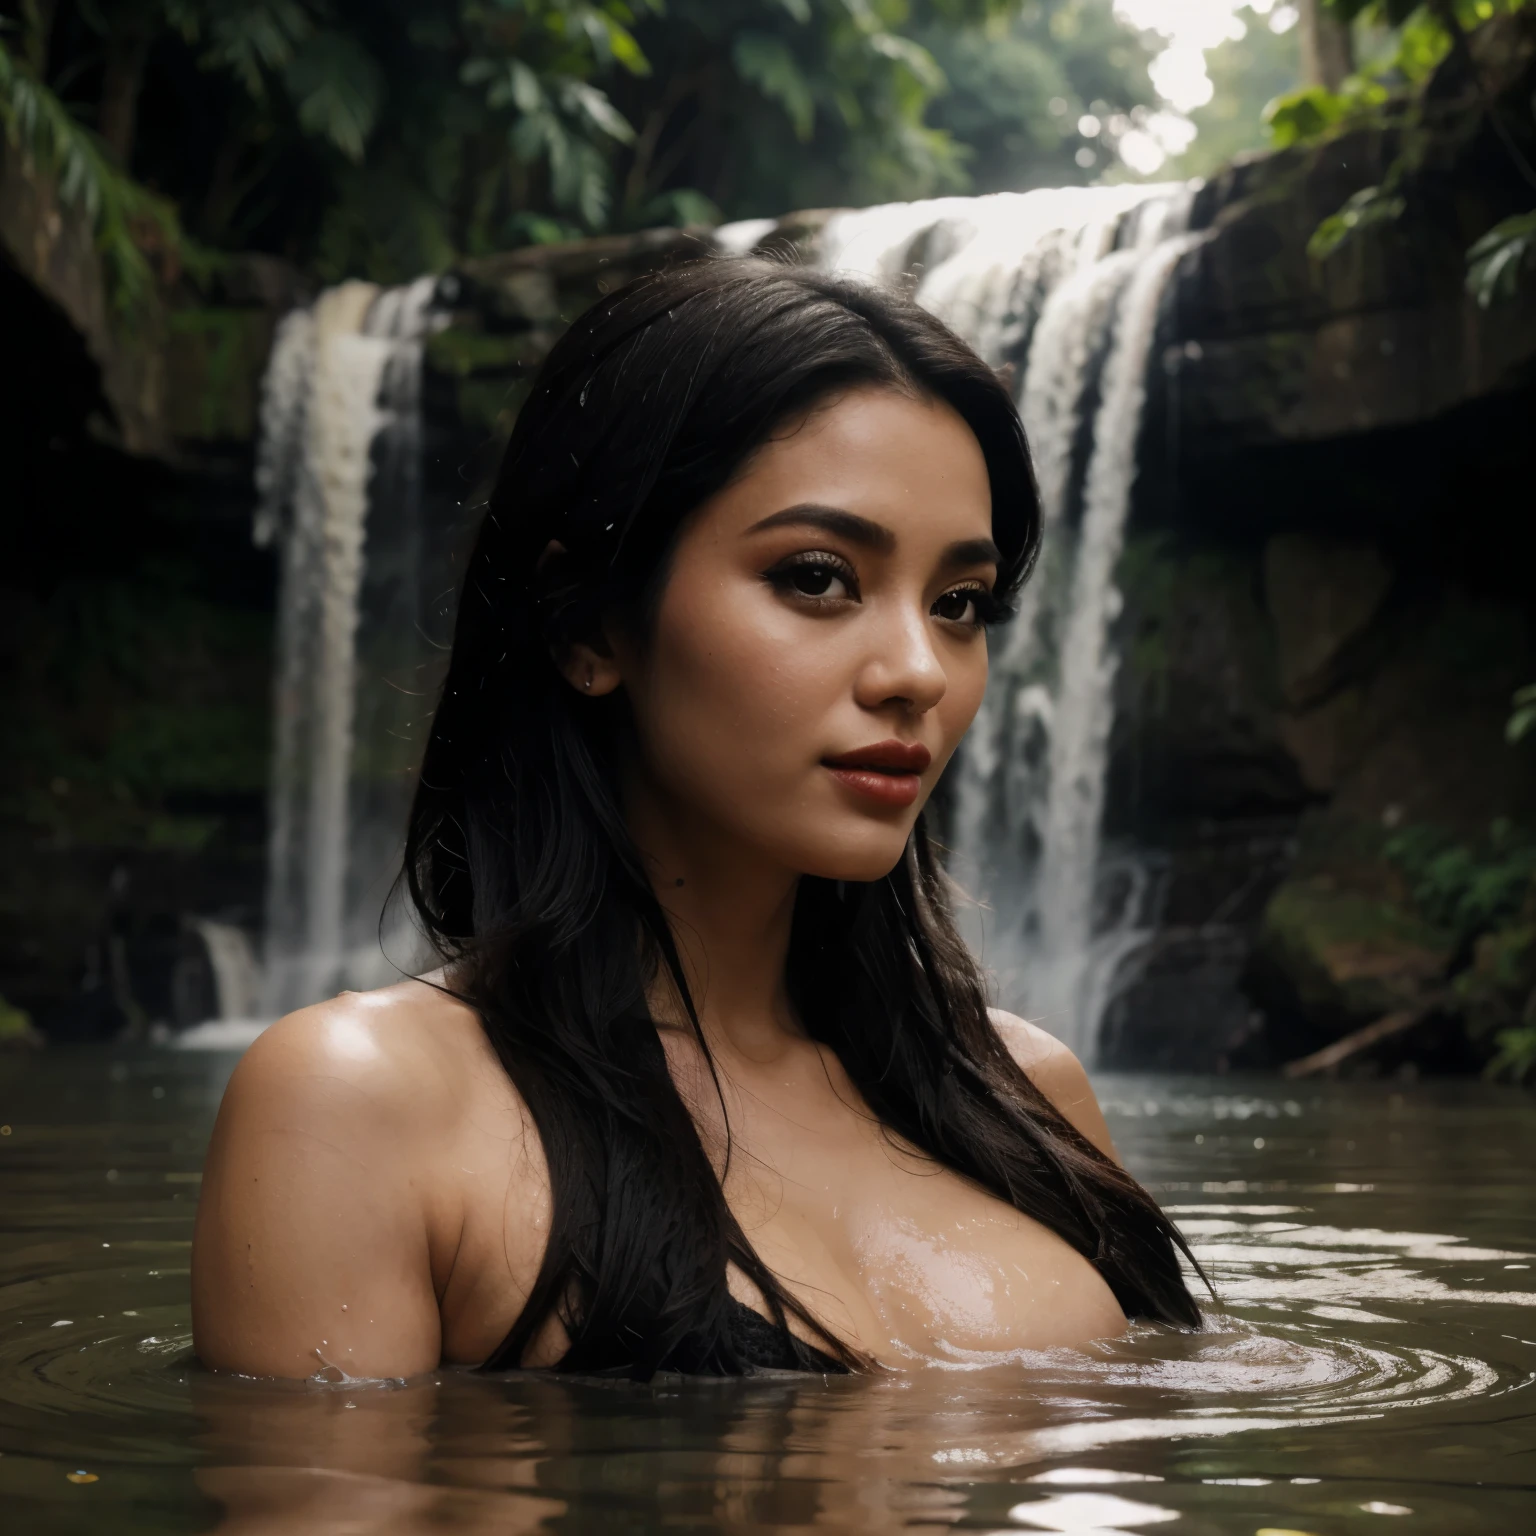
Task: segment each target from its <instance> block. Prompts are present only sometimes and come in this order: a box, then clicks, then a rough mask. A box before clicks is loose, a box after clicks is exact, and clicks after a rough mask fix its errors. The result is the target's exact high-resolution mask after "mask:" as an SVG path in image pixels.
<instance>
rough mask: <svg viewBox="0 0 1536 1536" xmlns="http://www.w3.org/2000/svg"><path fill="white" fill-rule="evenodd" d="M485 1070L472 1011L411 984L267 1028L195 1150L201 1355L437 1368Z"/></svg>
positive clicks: (234, 1360) (297, 1367) (348, 997)
mask: <svg viewBox="0 0 1536 1536" xmlns="http://www.w3.org/2000/svg"><path fill="white" fill-rule="evenodd" d="M495 1076H496V1074H495V1058H494V1056H492V1055H491V1053H490V1051H489V1049H488V1047H487V1046H486V1045H485V1042H484V1038H483V1035H482V1033H481V1031H480V1029H479V1027H478V1020H477V1018H476V1016H475V1014H474V1013H473V1011H472V1010H470V1009H468V1008H466V1007H464V1006H463V1005H462V1004H459V1003H457V1002H455V1001H454V1000H453V999H452V998H451V997H448V996H446V995H445V994H444V993H442V992H440V991H438V990H437V989H435V988H433V987H431V986H429V985H426V984H424V983H421V982H404V983H401V984H400V985H398V986H395V987H388V988H384V989H382V990H380V991H378V992H369V993H360V994H359V993H353V994H343V995H342V996H341V997H338V998H334V999H332V1000H331V1001H330V1002H327V1003H321V1004H319V1005H317V1006H315V1007H312V1008H305V1009H302V1010H300V1011H299V1012H297V1013H294V1014H290V1015H289V1016H288V1017H287V1018H285V1019H281V1020H279V1021H278V1023H276V1024H274V1025H273V1026H272V1027H271V1028H270V1029H268V1030H267V1031H266V1032H265V1033H264V1034H263V1035H262V1036H261V1037H260V1038H259V1039H258V1040H257V1041H256V1043H255V1044H254V1045H253V1046H252V1047H251V1049H250V1050H249V1051H248V1052H247V1053H246V1055H245V1057H244V1059H243V1060H242V1061H241V1063H240V1065H239V1066H238V1067H237V1068H236V1070H235V1073H234V1075H233V1076H232V1078H231V1079H230V1083H229V1087H228V1089H227V1090H226V1092H225V1095H224V1102H223V1104H222V1106H221V1107H220V1110H219V1118H218V1122H217V1124H216V1125H215V1127H214V1133H213V1137H212V1140H211V1142H210V1145H209V1149H208V1157H207V1161H206V1163H205V1165H204V1173H203V1187H202V1193H201V1197H200V1199H199V1202H198V1214H197V1226H196V1231H195V1234H194V1238H193V1253H192V1312H193V1333H194V1338H195V1342H196V1345H197V1349H198V1353H199V1355H200V1356H201V1358H202V1359H203V1361H204V1363H205V1364H208V1365H212V1366H214V1367H218V1368H223V1369H229V1370H238V1371H243V1372H246V1373H249V1374H254V1375H277V1376H305V1375H310V1374H312V1373H313V1372H314V1371H315V1370H317V1369H320V1368H322V1367H324V1366H335V1367H337V1368H338V1369H340V1370H343V1371H345V1372H346V1373H347V1374H348V1375H354V1376H355V1375H368V1376H403V1375H408V1374H410V1373H412V1372H414V1371H419V1370H428V1369H431V1368H432V1367H434V1366H436V1365H437V1363H438V1360H439V1358H440V1351H441V1325H440V1319H439V1313H438V1303H437V1298H438V1294H439V1292H440V1291H441V1289H442V1286H443V1285H444V1284H445V1283H446V1276H447V1275H448V1274H450V1273H451V1270H452V1264H453V1259H454V1256H455V1254H456V1252H457V1246H458V1239H459V1233H460V1231H461V1229H462V1223H463V1212H462V1185H461V1184H460V1183H459V1181H458V1179H457V1174H456V1172H455V1170H456V1168H457V1165H458V1163H459V1161H461V1159H460V1158H459V1157H458V1156H457V1148H458V1144H459V1141H460V1139H461V1136H462V1134H463V1127H464V1126H465V1125H466V1123H468V1120H469V1119H470V1117H471V1116H472V1114H473V1109H474V1106H475V1105H477V1104H478V1103H481V1102H483V1101H484V1099H485V1095H486V1093H488V1092H489V1091H490V1085H493V1084H494V1082H495ZM500 1077H501V1084H502V1086H503V1091H504V1092H505V1093H510V1092H511V1089H510V1084H507V1083H506V1079H505V1075H504V1074H501V1075H500Z"/></svg>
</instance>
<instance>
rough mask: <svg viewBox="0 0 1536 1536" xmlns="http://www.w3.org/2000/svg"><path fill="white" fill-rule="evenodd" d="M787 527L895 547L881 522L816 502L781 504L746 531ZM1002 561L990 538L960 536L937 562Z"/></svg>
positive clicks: (888, 550)
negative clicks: (791, 505) (778, 508)
mask: <svg viewBox="0 0 1536 1536" xmlns="http://www.w3.org/2000/svg"><path fill="white" fill-rule="evenodd" d="M790 527H797V528H820V529H821V530H822V532H824V533H835V534H836V535H837V536H838V537H839V538H843V539H847V540H848V542H849V543H850V544H859V545H862V546H863V547H864V548H865V549H872V550H874V551H875V553H876V554H880V555H889V554H892V553H894V552H895V549H896V535H895V534H894V533H892V532H891V530H890V529H889V528H887V527H885V526H884V524H882V523H877V522H873V521H872V520H871V519H869V518H867V517H860V516H859V514H858V513H857V512H848V511H845V510H844V509H843V508H842V507H824V506H821V505H819V504H817V503H816V502H803V503H801V504H800V505H799V506H795V507H785V508H784V510H783V511H782V512H775V513H773V514H772V515H771V516H768V517H765V518H763V519H762V520H761V521H759V522H756V523H753V524H752V526H751V527H750V528H748V529H747V532H748V533H762V532H764V531H766V530H767V529H770V528H790ZM1002 560H1003V556H1002V551H1001V550H999V549H998V547H997V545H996V544H994V543H993V542H992V540H991V539H961V540H959V541H958V542H957V543H954V544H951V545H950V546H949V547H948V548H947V549H946V550H945V551H944V553H943V555H942V556H941V557H940V561H939V563H940V565H941V566H942V567H943V568H944V569H945V570H953V569H954V568H956V567H958V566H966V565H1001V564H1002Z"/></svg>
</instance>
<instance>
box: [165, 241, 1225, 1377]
mask: <svg viewBox="0 0 1536 1536" xmlns="http://www.w3.org/2000/svg"><path fill="white" fill-rule="evenodd" d="M1038 536H1039V519H1038V503H1037V499H1036V495H1035V490H1034V483H1033V478H1032V474H1031V470H1030V464H1029V458H1028V451H1027V449H1026V446H1025V443H1024V438H1023V433H1022V430H1021V428H1020V425H1019V420H1018V416H1017V413H1016V411H1015V409H1014V406H1013V403H1012V400H1011V399H1010V397H1009V394H1008V392H1007V390H1006V389H1005V387H1004V386H1003V384H1002V383H1001V382H999V380H998V379H997V378H996V377H995V376H994V375H993V374H992V373H991V372H990V371H989V370H988V369H987V368H986V367H985V366H984V365H983V364H982V363H981V361H980V360H979V359H978V358H977V357H976V356H975V355H974V354H973V353H972V352H971V351H970V350H969V349H968V348H967V347H966V346H965V345H964V344H963V343H962V342H960V341H959V340H958V339H957V338H956V337H955V336H953V335H952V334H951V333H950V332H949V331H947V330H946V329H945V328H944V327H943V326H942V325H941V324H939V323H938V322H937V321H936V320H934V319H933V318H932V317H930V316H929V315H927V314H926V313H925V312H923V311H922V310H921V309H919V308H917V307H916V306H915V305H913V304H911V303H909V302H906V301H904V300H901V299H899V298H896V297H894V296H892V295H890V294H887V293H883V292H880V291H877V290H875V289H874V288H872V287H868V286H865V285H862V284H858V285H855V284H848V283H843V282H838V281H835V280H832V279H829V278H826V277H821V276H817V275H814V274H811V273H808V272H805V271H803V270H796V269H790V268H782V267H778V266H774V265H770V264H766V263H761V262H754V261H735V262H708V263H700V264H697V265H692V266H688V267H683V268H679V269H675V270H673V271H671V272H669V273H666V274H663V275H660V276H653V277H649V278H644V279H641V280H640V281H638V282H636V283H633V284H631V285H630V286H628V287H627V288H624V289H621V290H620V291H618V292H616V293H614V294H611V295H609V296H608V297H607V298H605V299H603V300H602V301H601V302H600V303H598V304H597V305H596V306H594V308H593V309H591V310H590V311H589V312H588V313H587V314H585V315H584V316H582V317H581V319H579V320H578V321H577V322H576V323H575V325H573V326H572V328H571V329H570V331H569V332H568V333H567V334H566V335H565V337H564V338H563V339H562V340H561V341H560V343H559V344H558V345H557V346H556V347H555V349H554V351H553V352H552V353H551V355H550V357H549V359H548V361H547V363H546V364H545V366H544V368H543V370H542V372H541V374H540V375H539V379H538V381H537V384H536V386H535V388H534V391H533V394H532V396H531V397H530V399H529V401H528V403H527V404H526V405H525V406H524V407H523V410H522V412H521V414H520V416H519V418H518V422H517V426H516V429H515V431H514V433H513V435H512V440H511V442H510V444H509V446H508V449H507V453H506V458H505V462H504V464H503V467H502V471H501V476H500V479H499V482H498V484H497V487H496V490H495V492H494V494H493V497H492V499H491V503H490V507H489V511H488V514H487V517H486V520H485V523H484V526H483V528H482V530H481V532H480V536H479V541H478V544H477V546H476V548H475V551H474V554H473V557H472V559H471V562H470V566H469V570H468V575H467V578H466V581H465V586H464V590H463V594H462V598H461V603H460V608H459V616H458V624H457V631H456V634H455V637H454V645H453V652H452V657H451V660H450V665H449V670H448V676H447V680H446V683H445V686H444V692H443V697H442V702H441V704H440V705H439V708H438V712H437V716H436V719H435V720H434V723H433V727H432V733H431V737H430V740H429V742H428V745H427V749H426V754H425V760H424V765H423V768H422V774H421V782H420V788H419V791H418V794H417V797H416V802H415V806H414V808H413V811H412V816H411V824H410V829H409V836H408V840H407V857H406V868H407V878H408V882H409V888H410V893H411V896H412V898H413V900H414V902H415V905H416V908H417V911H418V912H419V914H420V916H421V919H422V921H423V923H424V924H425V927H426V929H427V932H428V933H429V935H430V936H431V938H432V939H433V940H434V942H435V943H436V945H437V947H438V949H439V950H440V952H441V953H442V955H443V957H444V960H445V962H446V965H445V969H444V970H443V971H442V972H441V973H439V974H438V975H437V976H436V977H433V978H429V979H427V980H422V981H407V982H404V983H402V984H401V985H399V986H395V987H390V988H387V989H385V990H383V991H380V992H375V993H369V994H365V995H357V994H343V995H342V996H341V997H339V998H336V999H334V1000H333V1001H331V1002H328V1003H323V1004H320V1005H319V1006H317V1007H313V1008H308V1009H305V1010H303V1011H301V1012H299V1013H297V1014H294V1015H292V1016H291V1017H289V1018H287V1019H284V1020H282V1021H281V1022H279V1023H278V1024H277V1025H275V1026H274V1027H273V1028H272V1029H270V1030H269V1031H267V1033H266V1034H265V1035H264V1036H263V1037H262V1038H261V1039H260V1041H258V1043H257V1044H256V1045H255V1046H254V1047H253V1048H252V1050H251V1051H250V1052H249V1053H248V1055H247V1056H246V1058H245V1059H244V1061H243V1062H242V1063H241V1065H240V1067H239V1069H238V1071H237V1072H236V1073H235V1075H234V1077H233V1079H232V1080H231V1083H230V1086H229V1089H228V1092H227V1094H226V1096H225V1100H224V1105H223V1108H222V1110H221V1112H220V1116H219V1122H218V1126H217V1128H216V1130H215V1133H214V1138H213V1144H212V1147H211V1149H210V1152H209V1156H208V1165H207V1172H206V1175H205V1178H204V1184H203V1194H202V1204H201V1208H200V1211H199V1217H198V1228H197V1235H196V1241H195V1245H194V1254H193V1321H194V1330H195V1336H196V1343H197V1348H198V1353H199V1355H200V1356H201V1358H202V1359H203V1360H204V1362H205V1363H207V1364H208V1365H210V1366H214V1367H220V1368H227V1369H233V1370H239V1371H244V1372H248V1373H253V1374H269V1375H277V1376H308V1375H311V1374H314V1373H316V1372H318V1371H321V1370H324V1369H327V1368H335V1369H336V1370H339V1371H341V1372H344V1373H345V1374H346V1375H348V1376H352V1377H384V1376H407V1375H410V1374H412V1373H413V1372H418V1371H423V1370H427V1369H430V1368H433V1367H435V1366H437V1365H438V1364H439V1363H440V1362H442V1361H448V1362H466V1363H476V1364H480V1363H483V1364H485V1365H487V1366H490V1367H513V1366H524V1367H553V1368H557V1369H560V1370H565V1371H575V1372H587V1373H592V1372H615V1373H622V1374H628V1375H634V1376H638V1377H645V1376H648V1375H650V1374H652V1373H653V1372H655V1371H657V1370H660V1369H673V1370H683V1371H696V1372H708V1373H735V1372H743V1371H750V1370H754V1369H760V1368H763V1367H788V1368H800V1369H810V1370H841V1369H856V1368H860V1367H869V1366H874V1365H884V1366H893V1365H898V1364H901V1363H903V1362H920V1361H926V1360H947V1361H955V1360H968V1359H978V1358H986V1357H990V1356H995V1355H996V1354H997V1353H998V1352H1001V1351H1008V1350H1017V1349H1020V1348H1029V1347H1044V1346H1050V1345H1060V1344H1080V1343H1084V1342H1086V1341H1088V1340H1090V1339H1094V1338H1100V1337H1104V1336H1108V1335H1113V1334H1118V1333H1120V1332H1122V1331H1123V1329H1124V1327H1125V1320H1126V1317H1127V1316H1144V1317H1150V1318H1154V1319H1161V1320H1165V1321H1169V1322H1174V1323H1180V1324H1186V1325H1190V1326H1195V1325H1198V1322H1199V1312H1198V1309H1197V1308H1196V1306H1195V1303H1194V1301H1193V1299H1192V1298H1191V1296H1190V1294H1189V1292H1188V1290H1187V1289H1186V1287H1185V1283H1184V1280H1183V1278H1182V1276H1181V1273H1180V1268H1179V1263H1178V1257H1179V1252H1180V1250H1181V1249H1182V1246H1183V1245H1182V1243H1181V1241H1180V1239H1179V1237H1178V1235H1177V1233H1176V1232H1175V1230H1174V1229H1173V1227H1172V1226H1171V1224H1170V1223H1169V1222H1168V1221H1167V1220H1166V1218H1164V1217H1163V1215H1162V1214H1161V1213H1160V1212H1159V1210H1158V1209H1157V1207H1156V1205H1155V1204H1154V1202H1153V1201H1152V1200H1151V1199H1150V1197H1149V1196H1148V1195H1147V1194H1146V1193H1145V1192H1144V1191H1143V1190H1142V1189H1141V1188H1140V1187H1139V1186H1138V1185H1137V1184H1136V1183H1135V1181H1134V1180H1133V1179H1131V1178H1130V1176H1129V1175H1128V1174H1126V1173H1125V1172H1124V1171H1123V1170H1122V1169H1121V1168H1120V1167H1119V1165H1118V1164H1117V1163H1116V1161H1115V1158H1114V1152H1113V1148H1112V1147H1111V1145H1110V1141H1109V1137H1108V1133H1107V1131H1106V1129H1105V1125H1104V1120H1103V1117H1102V1115H1101V1114H1100V1112H1099V1109H1098V1106H1097V1105H1096V1103H1095V1101H1094V1098H1093V1094H1092V1092H1091V1090H1090V1088H1089V1086H1088V1083H1087V1079H1086V1077H1085V1076H1084V1074H1083V1071H1082V1069H1081V1068H1080V1067H1079V1066H1078V1064H1077V1062H1076V1060H1075V1059H1074V1058H1073V1057H1072V1056H1071V1055H1070V1053H1068V1052H1067V1051H1065V1050H1064V1049H1063V1048H1062V1047H1060V1046H1059V1045H1057V1044H1056V1043H1055V1042H1054V1041H1052V1040H1051V1039H1050V1038H1049V1037H1048V1036H1047V1035H1045V1034H1043V1033H1042V1032H1041V1031H1039V1030H1037V1029H1034V1028H1032V1027H1031V1026H1030V1025H1028V1024H1025V1023H1023V1022H1022V1021H1020V1020H1018V1019H1015V1018H1012V1017H1010V1016H1008V1015H1005V1014H998V1013H992V1014H989V1012H988V1010H987V1008H986V1006H985V1001H984V995H983V991H982V985H981V981H980V978H979V976H978V974H977V971H976V968H975V965H974V963H973V961H972V960H971V959H970V957H969V956H968V954H967V952H966V951H965V949H964V947H963V946H962V944H961V943H960V941H959V939H958V938H957V936H956V934H955V930H954V927H953V924H952V922H951V918H950V915H949V910H948V903H947V897H946V891H945V884H944V879H943V876H942V875H941V873H940V871H939V869H938V866H937V863H936V860H935V855H934V851H933V847H932V844H931V843H930V840H929V837H928V834H927V832H926V831H925V829H924V826H923V821H922V811H923V806H924V804H925V802H926V801H927V799H928V797H929V796H930V795H931V793H932V792H933V788H934V785H935V783H936V781H937V779H938V777H939V775H940V773H941V772H942V771H943V769H944V766H945V764H946V763H947V762H948V761H949V758H950V756H951V755H952V754H953V752H954V750H955V748H956V747H957V746H958V744H959V742H960V738H961V737H962V736H963V735H964V733H965V730H966V727H967V726H968V725H969V724H970V722H971V719H972V717H973V716H974V714H975V712H976V709H977V707H978V705H979V703H980V701H981V697H982V692H983V689H984V687H985V683H986V675H987V646H986V637H985V629H986V626H987V625H988V624H990V623H992V622H993V621H995V620H996V619H998V618H1000V617H1002V616H1004V615H1005V614H1006V612H1007V610H1008V604H1009V601H1010V599H1011V598H1012V597H1013V596H1014V594H1015V593H1016V592H1017V590H1018V588H1019V586H1020V585H1021V583H1022V582H1023V580H1024V578H1025V576H1026V575H1027V574H1028V571H1029V567H1030V564H1031V561H1032V559H1033V557H1034V554H1035V550H1036V546H1037V542H1038Z"/></svg>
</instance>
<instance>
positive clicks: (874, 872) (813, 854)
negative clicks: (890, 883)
mask: <svg viewBox="0 0 1536 1536" xmlns="http://www.w3.org/2000/svg"><path fill="white" fill-rule="evenodd" d="M911 832H912V826H911V822H910V821H909V820H907V819H905V818H904V819H903V821H902V823H901V825H899V826H866V827H863V828H861V829H859V831H858V832H857V833H856V834H853V835H850V834H849V832H848V829H847V828H839V829H838V831H837V832H836V833H832V834H831V835H829V836H828V837H827V838H826V839H825V840H824V841H820V842H818V843H817V844H816V845H815V846H814V847H808V848H805V849H804V850H803V852H802V856H801V857H800V858H797V859H795V860H794V864H795V867H797V868H798V869H799V871H800V873H801V874H803V875H814V876H816V877H817V878H818V879H821V880H850V881H853V882H855V883H858V884H865V885H867V884H869V883H871V882H872V881H875V880H883V879H884V878H885V877H886V876H887V875H888V874H890V872H891V871H892V870H893V869H895V868H896V866H897V865H898V864H899V863H901V857H902V855H903V854H904V853H905V852H906V849H907V839H908V837H909V836H910V835H911Z"/></svg>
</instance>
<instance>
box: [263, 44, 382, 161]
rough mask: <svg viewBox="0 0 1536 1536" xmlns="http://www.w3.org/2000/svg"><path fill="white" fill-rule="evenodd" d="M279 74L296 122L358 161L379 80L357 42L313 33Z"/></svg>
mask: <svg viewBox="0 0 1536 1536" xmlns="http://www.w3.org/2000/svg"><path fill="white" fill-rule="evenodd" d="M283 78H284V83H285V84H286V85H287V87H288V93H289V95H290V96H292V98H293V104H294V106H295V108H296V109H297V111H298V117H299V123H300V126H302V127H303V128H304V129H305V131H306V132H308V133H312V134H314V135H315V137H316V138H322V139H328V140H329V141H330V142H331V143H332V144H334V145H335V146H336V147H337V149H339V150H340V151H341V152H342V154H344V155H345V156H346V157H347V159H349V160H352V161H360V160H361V159H362V158H363V151H364V149H365V147H366V146H367V143H368V136H369V135H370V134H371V133H372V132H373V125H374V123H375V122H376V121H377V119H378V115H379V107H380V105H381V104H382V102H383V98H384V78H383V73H382V71H381V70H380V69H379V66H378V65H377V64H376V63H375V62H374V60H373V59H372V58H371V57H370V56H369V55H368V53H367V51H366V50H365V49H364V48H362V47H361V46H360V45H359V43H358V42H357V40H356V39H355V38H351V37H348V36H347V35H346V34H345V33H343V32H329V31H327V32H316V33H314V34H312V35H311V36H310V37H308V38H306V39H305V41H304V43H303V45H302V46H301V47H300V48H299V51H298V52H297V53H296V54H295V55H294V57H293V60H292V61H291V62H290V63H289V65H288V68H287V70H286V71H285V72H284V77H283Z"/></svg>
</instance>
